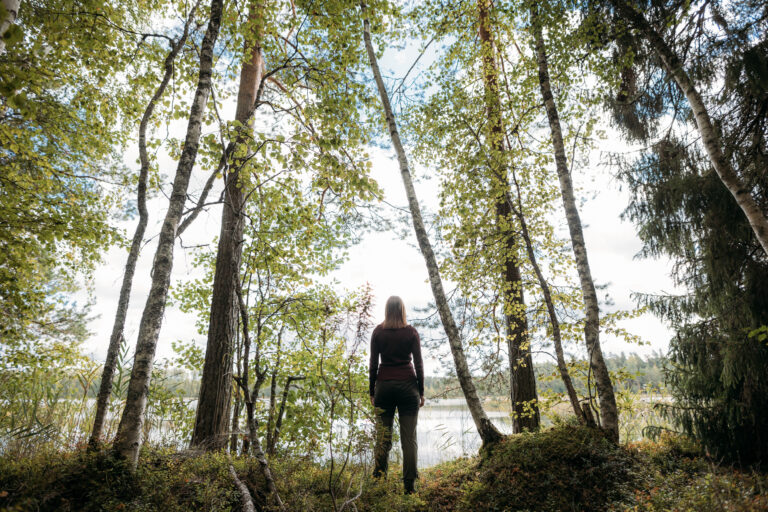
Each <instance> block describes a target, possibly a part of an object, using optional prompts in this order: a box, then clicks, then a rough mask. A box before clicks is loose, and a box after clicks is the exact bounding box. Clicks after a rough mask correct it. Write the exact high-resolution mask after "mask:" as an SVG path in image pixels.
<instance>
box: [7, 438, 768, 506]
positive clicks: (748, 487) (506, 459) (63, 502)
mask: <svg viewBox="0 0 768 512" xmlns="http://www.w3.org/2000/svg"><path fill="white" fill-rule="evenodd" d="M231 463H232V464H233V465H234V467H235V470H236V471H237V473H238V475H239V478H240V479H241V480H242V481H243V482H244V483H245V484H246V486H248V488H249V489H250V491H251V495H252V496H253V499H254V502H255V504H256V506H257V510H263V511H265V512H266V511H270V510H274V507H273V506H272V505H273V504H272V502H271V501H270V499H269V498H268V496H267V495H266V493H265V485H264V479H263V477H262V474H261V470H260V468H259V466H258V464H257V463H256V461H255V460H253V459H251V458H241V457H238V458H233V459H232V460H231ZM229 464H230V459H229V458H228V457H227V456H226V455H224V454H190V453H186V452H180V453H177V452H170V451H163V450H156V449H146V450H144V451H142V454H141V457H140V460H139V466H138V468H137V471H136V473H135V474H133V475H131V474H130V473H129V472H128V471H127V468H126V467H125V466H124V465H123V464H121V463H120V462H116V461H114V460H113V459H111V458H110V457H109V456H108V455H107V454H106V453H105V452H102V453H88V452H86V451H77V452H70V453H59V452H47V453H40V454H38V455H36V456H34V457H32V458H27V459H19V460H16V459H11V458H8V457H5V458H0V511H9V512H10V511H22V510H23V511H26V510H44V511H45V510H55V511H96V510H99V511H101V510H124V511H142V512H143V511H162V512H176V511H188V510H200V511H229V510H240V495H239V493H238V491H237V489H236V488H235V485H234V483H233V482H232V478H231V476H230V475H229ZM271 466H272V471H273V473H274V475H275V478H276V480H277V483H278V489H279V491H280V495H281V497H282V498H283V501H284V502H285V503H286V505H287V507H288V509H289V510H293V511H301V512H311V511H318V512H320V511H323V512H325V511H329V510H334V502H335V503H336V508H340V506H341V504H342V503H343V502H344V501H346V500H348V499H349V498H355V499H354V503H355V507H356V509H357V510H359V511H361V512H362V511H367V512H368V511H370V512H395V511H398V512H449V511H450V512H453V511H456V512H470V511H471V512H486V511H510V512H511V511H526V510H527V511H541V512H545V511H563V510H566V511H592V510H594V511H598V510H599V511H667V510H680V511H688V510H690V511H695V512H703V511H708V510H731V511H758V510H768V475H765V474H764V473H758V472H746V471H738V470H734V469H733V468H730V467H726V466H718V465H716V464H713V463H712V462H711V461H708V460H706V459H705V458H704V457H703V456H702V455H701V453H700V452H699V450H698V448H697V447H696V446H695V445H693V444H691V443H690V442H689V441H686V440H685V439H682V438H678V437H672V436H666V437H662V438H661V439H659V441H657V442H650V441H647V442H642V443H636V444H633V445H631V446H629V447H619V446H616V445H614V444H613V443H611V442H609V441H608V440H607V439H605V438H604V437H603V436H602V435H601V434H600V433H599V432H596V431H594V430H590V429H587V428H584V427H580V426H575V425H558V426H556V427H553V428H551V429H548V430H544V431H542V432H539V433H536V434H521V435H515V436H510V437H509V438H508V439H506V440H504V441H503V442H502V443H499V444H498V445H496V446H494V447H493V449H492V450H488V451H485V452H484V453H483V454H482V456H477V457H472V458H461V459H457V460H453V461H450V462H446V463H443V464H440V465H438V466H434V467H432V468H429V469H427V470H423V471H421V478H420V480H419V482H418V486H417V491H418V492H417V494H416V495H412V496H404V495H403V493H402V491H403V489H402V482H401V481H400V479H399V478H397V475H399V474H400V468H398V467H392V468H390V475H389V477H388V478H384V479H379V480H377V479H373V478H372V477H371V476H370V473H371V471H370V470H371V468H370V467H369V466H366V465H361V464H357V463H355V464H351V465H347V466H346V467H345V469H344V471H343V472H341V473H339V469H340V468H339V466H338V465H336V466H335V468H334V471H333V477H331V469H330V467H329V466H328V465H322V464H317V463H314V462H312V461H311V460H309V459H305V458H297V457H277V458H275V459H274V460H273V461H272V462H271ZM347 510H349V508H347Z"/></svg>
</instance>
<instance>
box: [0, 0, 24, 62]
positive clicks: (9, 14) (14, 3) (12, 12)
mask: <svg viewBox="0 0 768 512" xmlns="http://www.w3.org/2000/svg"><path fill="white" fill-rule="evenodd" d="M0 5H2V8H3V9H4V10H5V12H3V13H2V14H3V15H4V16H3V18H2V19H0V55H2V54H3V53H4V52H5V39H3V36H4V35H5V33H6V32H7V31H8V29H9V28H11V25H13V24H14V23H16V18H18V17H19V6H20V5H21V0H2V2H0Z"/></svg>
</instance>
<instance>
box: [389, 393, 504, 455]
mask: <svg viewBox="0 0 768 512" xmlns="http://www.w3.org/2000/svg"><path fill="white" fill-rule="evenodd" d="M485 412H486V414H487V415H488V417H489V418H490V419H491V421H493V424H494V425H496V428H498V429H499V430H500V431H501V432H502V433H504V434H511V433H512V417H511V416H510V414H509V411H508V410H494V409H493V408H491V407H488V406H486V411H485ZM395 428H396V429H397V428H399V427H398V425H397V423H395ZM416 434H417V439H418V443H419V467H420V468H426V467H429V466H434V465H435V464H439V463H441V462H445V461H448V460H451V459H455V458H457V457H461V456H463V455H474V454H476V453H477V451H478V450H479V449H480V444H481V443H480V436H479V435H478V434H477V430H476V429H475V423H474V421H472V415H471V414H470V412H469V408H468V407H467V404H466V402H465V401H464V399H463V398H444V399H439V400H428V401H427V403H426V404H425V405H424V407H422V408H421V409H420V411H419V422H418V425H417V429H416ZM390 457H391V458H392V459H393V460H399V459H400V457H401V451H400V445H399V443H397V444H395V445H393V446H392V453H391V455H390Z"/></svg>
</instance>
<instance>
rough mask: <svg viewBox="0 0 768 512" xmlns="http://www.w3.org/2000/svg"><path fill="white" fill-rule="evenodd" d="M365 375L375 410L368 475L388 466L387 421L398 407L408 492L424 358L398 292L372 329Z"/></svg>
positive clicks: (407, 490) (413, 469)
mask: <svg viewBox="0 0 768 512" xmlns="http://www.w3.org/2000/svg"><path fill="white" fill-rule="evenodd" d="M411 356H413V364H411ZM379 357H381V364H379ZM368 380H369V388H370V395H371V405H373V406H374V408H375V410H376V412H377V414H378V421H377V422H376V448H375V449H374V457H375V459H376V460H375V464H376V466H375V468H374V470H373V476H375V477H379V476H381V475H383V474H385V473H386V472H387V466H388V460H389V450H390V449H391V448H392V423H393V422H394V419H395V409H397V412H398V417H399V419H400V444H401V446H402V447H403V485H404V487H405V493H406V494H410V493H412V492H413V491H414V488H413V483H414V480H416V478H417V477H418V472H417V470H416V457H417V452H418V447H417V445H416V421H417V418H418V414H419V408H420V407H421V406H423V405H424V364H423V362H422V360H421V344H420V341H419V333H418V332H416V329H414V328H413V327H411V326H410V325H408V324H407V323H406V321H405V304H403V301H402V300H401V299H400V297H390V298H389V299H387V305H386V307H385V309H384V321H383V322H382V323H381V324H379V325H378V326H376V328H375V329H374V330H373V334H372V335H371V360H370V365H369V373H368Z"/></svg>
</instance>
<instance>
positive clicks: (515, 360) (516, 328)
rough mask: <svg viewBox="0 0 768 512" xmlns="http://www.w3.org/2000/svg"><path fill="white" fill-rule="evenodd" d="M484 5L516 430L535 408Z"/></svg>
mask: <svg viewBox="0 0 768 512" xmlns="http://www.w3.org/2000/svg"><path fill="white" fill-rule="evenodd" d="M490 8H491V4H490V0H478V2H477V12H478V22H479V35H480V43H481V45H482V48H481V54H482V59H483V84H484V89H485V91H484V92H485V94H484V101H485V110H486V115H487V117H488V125H487V126H488V138H487V143H488V145H489V146H490V153H491V154H490V158H489V163H490V166H491V170H492V171H493V175H494V178H495V179H496V180H497V183H496V187H497V188H498V189H499V190H496V191H492V193H493V194H494V195H495V196H496V197H495V201H496V223H497V226H498V229H499V233H500V234H501V237H502V244H503V254H504V256H503V257H504V269H503V271H502V275H501V283H502V294H503V304H504V318H505V324H506V334H507V353H508V356H509V378H510V398H511V401H512V410H513V417H512V431H513V432H515V433H520V432H522V431H523V430H524V429H528V430H538V428H539V406H538V396H537V393H536V377H535V375H534V372H533V359H532V358H531V347H530V341H529V339H528V319H527V318H526V315H525V299H524V295H523V279H522V276H521V275H520V267H519V266H518V265H517V258H516V256H515V253H516V252H517V247H516V244H515V236H514V232H513V228H512V216H511V209H510V206H511V205H510V203H509V202H508V201H507V196H508V194H509V180H508V178H507V169H506V164H505V163H504V153H505V148H504V122H503V120H502V117H501V100H500V98H499V80H498V76H499V72H498V69H497V68H496V60H495V56H494V54H495V50H494V41H493V35H492V33H491V23H490V12H489V9H490Z"/></svg>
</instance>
